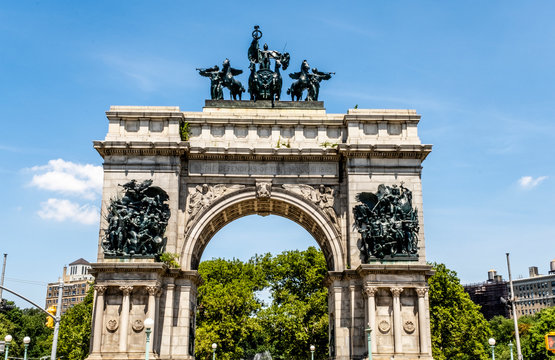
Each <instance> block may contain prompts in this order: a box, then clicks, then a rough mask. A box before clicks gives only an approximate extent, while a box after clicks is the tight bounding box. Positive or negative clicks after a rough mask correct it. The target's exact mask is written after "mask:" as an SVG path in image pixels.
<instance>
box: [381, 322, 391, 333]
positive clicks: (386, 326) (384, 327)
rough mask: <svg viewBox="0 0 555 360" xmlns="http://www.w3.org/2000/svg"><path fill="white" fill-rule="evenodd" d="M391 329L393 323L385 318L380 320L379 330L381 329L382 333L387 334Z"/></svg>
mask: <svg viewBox="0 0 555 360" xmlns="http://www.w3.org/2000/svg"><path fill="white" fill-rule="evenodd" d="M390 329H391V325H390V324H389V322H387V321H385V320H382V321H380V323H379V324H378V330H380V332H381V333H382V334H387V333H388V332H389V330H390Z"/></svg>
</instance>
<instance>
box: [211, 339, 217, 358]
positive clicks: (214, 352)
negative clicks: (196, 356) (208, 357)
mask: <svg viewBox="0 0 555 360" xmlns="http://www.w3.org/2000/svg"><path fill="white" fill-rule="evenodd" d="M217 347H218V345H217V344H216V343H213V344H212V360H216V348H217Z"/></svg>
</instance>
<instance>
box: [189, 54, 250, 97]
mask: <svg viewBox="0 0 555 360" xmlns="http://www.w3.org/2000/svg"><path fill="white" fill-rule="evenodd" d="M197 70H198V72H199V74H200V75H201V76H205V77H208V78H210V96H211V98H212V100H223V99H224V94H223V88H224V87H226V88H228V89H229V94H230V98H232V99H233V100H237V96H239V100H241V95H242V93H244V92H245V88H244V87H243V85H242V84H241V82H240V81H239V80H237V79H235V78H234V76H236V75H239V74H242V73H243V70H239V69H235V68H232V67H231V66H230V63H229V59H225V60H224V62H223V64H222V70H221V71H220V68H219V67H218V65H214V66H213V67H211V68H207V69H199V68H197Z"/></svg>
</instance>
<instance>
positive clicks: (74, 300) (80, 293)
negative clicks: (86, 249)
mask: <svg viewBox="0 0 555 360" xmlns="http://www.w3.org/2000/svg"><path fill="white" fill-rule="evenodd" d="M90 268H91V266H90V264H89V262H88V261H87V260H85V259H83V258H81V259H78V260H75V261H74V262H72V263H71V264H69V269H68V267H67V266H64V274H63V281H64V291H63V293H62V312H61V313H62V314H64V313H65V312H66V311H67V309H69V308H72V307H74V306H75V305H77V304H79V303H80V302H81V301H83V299H84V298H85V295H86V294H87V291H88V290H89V287H90V286H91V284H92V282H93V281H94V277H93V276H92V275H90V274H89V269H90ZM57 303H58V282H53V283H49V284H48V287H47V291H46V306H45V308H48V307H50V306H52V305H56V304H57Z"/></svg>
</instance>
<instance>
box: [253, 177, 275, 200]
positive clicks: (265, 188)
mask: <svg viewBox="0 0 555 360" xmlns="http://www.w3.org/2000/svg"><path fill="white" fill-rule="evenodd" d="M271 196H272V182H271V181H261V182H257V183H256V197H257V198H258V199H261V200H267V199H269V198H270V197H271Z"/></svg>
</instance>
